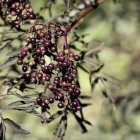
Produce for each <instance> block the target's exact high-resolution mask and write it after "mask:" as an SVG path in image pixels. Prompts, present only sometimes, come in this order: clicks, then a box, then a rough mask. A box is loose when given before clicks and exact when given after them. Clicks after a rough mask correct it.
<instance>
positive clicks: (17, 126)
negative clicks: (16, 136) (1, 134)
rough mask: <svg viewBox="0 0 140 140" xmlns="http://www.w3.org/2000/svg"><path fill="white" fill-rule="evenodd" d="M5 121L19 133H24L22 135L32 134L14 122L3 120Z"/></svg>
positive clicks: (7, 119)
mask: <svg viewBox="0 0 140 140" xmlns="http://www.w3.org/2000/svg"><path fill="white" fill-rule="evenodd" d="M3 121H4V122H5V123H7V124H8V125H9V126H11V127H12V128H13V129H14V130H16V132H18V133H22V134H25V135H27V134H30V132H28V131H26V130H24V129H22V128H21V127H20V126H19V125H18V124H16V123H15V122H14V121H12V120H10V119H9V118H5V119H3Z"/></svg>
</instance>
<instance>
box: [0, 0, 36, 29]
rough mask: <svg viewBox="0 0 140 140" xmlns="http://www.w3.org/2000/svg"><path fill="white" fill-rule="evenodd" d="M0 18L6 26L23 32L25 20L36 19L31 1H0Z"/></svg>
mask: <svg viewBox="0 0 140 140" xmlns="http://www.w3.org/2000/svg"><path fill="white" fill-rule="evenodd" d="M0 16H1V18H2V19H3V21H4V22H5V24H8V25H10V26H11V27H12V28H15V29H16V30H21V25H22V24H23V22H24V21H25V20H28V19H29V20H34V19H35V18H36V15H35V14H34V13H33V8H32V5H31V3H30V0H0Z"/></svg>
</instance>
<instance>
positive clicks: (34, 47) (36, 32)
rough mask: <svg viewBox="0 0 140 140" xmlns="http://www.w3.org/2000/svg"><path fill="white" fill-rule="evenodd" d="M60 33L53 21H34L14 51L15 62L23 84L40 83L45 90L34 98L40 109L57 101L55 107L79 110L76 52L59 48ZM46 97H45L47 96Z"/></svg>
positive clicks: (77, 56)
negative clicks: (18, 50)
mask: <svg viewBox="0 0 140 140" xmlns="http://www.w3.org/2000/svg"><path fill="white" fill-rule="evenodd" d="M63 34H64V32H63V30H62V29H61V27H60V26H58V25H55V24H49V25H43V24H36V25H34V26H32V27H31V28H30V31H29V33H28V34H27V37H26V45H25V46H23V47H22V49H21V50H20V52H19V54H18V61H17V64H18V65H23V66H22V71H23V72H24V78H25V80H26V83H29V84H30V83H32V84H38V85H39V84H43V85H44V89H45V88H47V90H49V91H47V92H46V93H43V94H40V95H39V97H38V98H37V99H36V102H37V104H38V105H40V106H41V107H42V109H47V108H49V104H52V103H54V102H55V101H56V102H58V103H57V104H58V105H57V106H58V108H66V107H67V108H71V109H73V110H76V111H77V110H81V109H82V107H81V105H80V103H79V102H78V96H79V95H80V93H81V91H80V89H79V86H78V84H77V82H78V75H77V62H76V61H79V60H80V56H79V55H75V54H74V53H73V52H72V51H71V50H70V49H68V48H64V49H63V50H59V49H58V47H57V41H58V38H59V37H61V36H63ZM44 91H45V90H44ZM48 96H49V97H48Z"/></svg>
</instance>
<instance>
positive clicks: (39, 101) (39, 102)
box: [36, 97, 42, 105]
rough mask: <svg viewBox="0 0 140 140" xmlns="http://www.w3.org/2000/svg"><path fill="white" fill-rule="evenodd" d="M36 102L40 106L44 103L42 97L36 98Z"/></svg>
mask: <svg viewBox="0 0 140 140" xmlns="http://www.w3.org/2000/svg"><path fill="white" fill-rule="evenodd" d="M36 102H37V104H38V105H40V104H41V103H42V99H41V98H40V97H38V98H36Z"/></svg>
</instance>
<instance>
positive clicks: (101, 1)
mask: <svg viewBox="0 0 140 140" xmlns="http://www.w3.org/2000/svg"><path fill="white" fill-rule="evenodd" d="M105 1H107V0H95V5H92V6H90V7H88V8H87V9H86V10H85V11H84V12H83V13H82V14H81V15H80V16H78V17H77V18H76V19H75V21H74V22H72V24H71V25H70V26H69V27H68V28H67V29H66V30H65V34H67V33H68V32H69V31H70V30H71V28H72V27H73V26H74V25H76V24H77V23H78V22H79V21H80V20H81V19H82V18H83V17H85V16H86V15H87V14H88V13H90V12H91V11H92V10H95V9H96V8H97V7H98V6H99V5H100V4H102V3H103V2H105Z"/></svg>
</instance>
